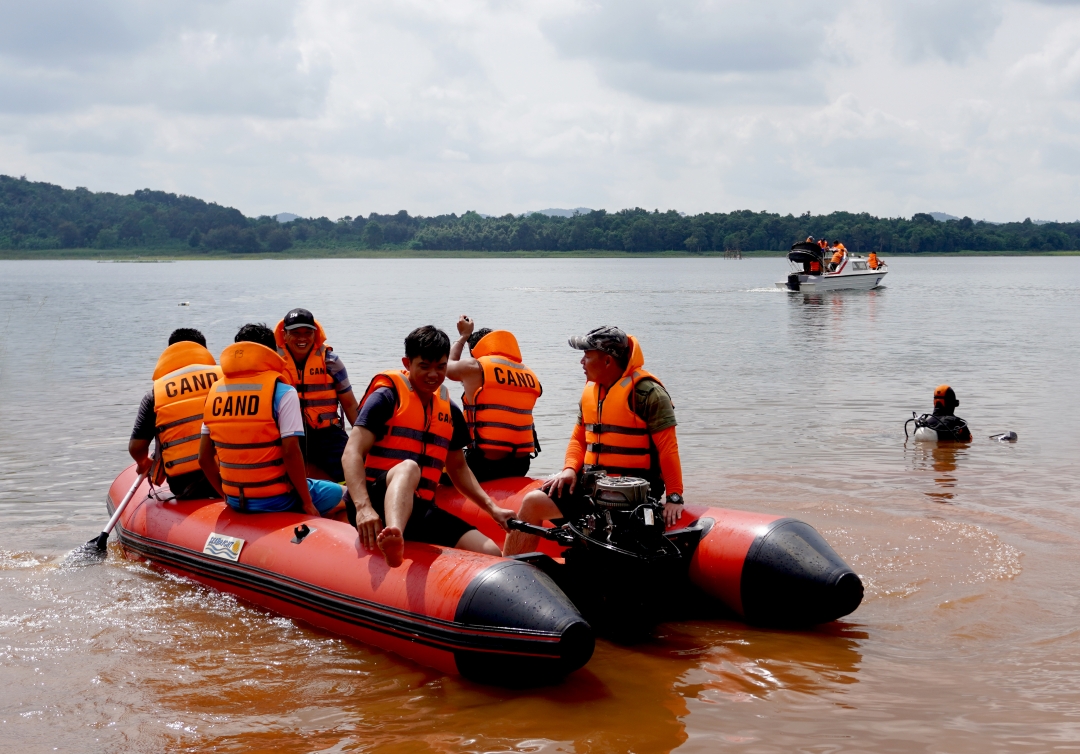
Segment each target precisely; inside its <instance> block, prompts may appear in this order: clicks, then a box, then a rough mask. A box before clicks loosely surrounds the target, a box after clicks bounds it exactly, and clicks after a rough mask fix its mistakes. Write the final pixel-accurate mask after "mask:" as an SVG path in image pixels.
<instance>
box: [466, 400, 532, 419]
mask: <svg viewBox="0 0 1080 754" xmlns="http://www.w3.org/2000/svg"><path fill="white" fill-rule="evenodd" d="M472 410H473V412H474V413H478V412H480V411H507V412H509V413H511V414H525V415H527V416H532V409H531V408H514V407H513V406H503V405H502V404H499V403H477V404H475V405H474V406H473V407H472Z"/></svg>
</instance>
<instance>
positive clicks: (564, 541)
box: [506, 518, 574, 545]
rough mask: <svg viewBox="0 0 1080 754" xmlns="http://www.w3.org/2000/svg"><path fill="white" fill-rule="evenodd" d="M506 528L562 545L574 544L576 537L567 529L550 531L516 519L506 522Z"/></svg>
mask: <svg viewBox="0 0 1080 754" xmlns="http://www.w3.org/2000/svg"><path fill="white" fill-rule="evenodd" d="M506 527H507V528H508V529H511V530H513V531H520V532H524V533H525V534H533V535H535V536H537V537H540V538H541V539H548V540H551V541H552V542H558V543H559V544H561V545H571V544H573V542H574V536H573V535H572V534H570V532H568V531H566V530H565V529H548V528H546V527H544V526H535V525H533V524H527V523H525V522H524V521H521V520H519V519H516V518H511V519H510V520H509V521H507V522H506Z"/></svg>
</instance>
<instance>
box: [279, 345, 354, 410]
mask: <svg viewBox="0 0 1080 754" xmlns="http://www.w3.org/2000/svg"><path fill="white" fill-rule="evenodd" d="M331 350H332V349H331V348H330V346H320V347H318V348H312V349H311V352H310V353H308V355H307V359H305V361H304V367H303V374H300V373H298V372H297V369H296V361H295V360H294V359H293V357H292V354H290V353H289V351H288V349H284V348H279V349H278V354H279V355H280V356H281V357H282V359H283V360H284V361H285V377H286V379H287V381H288V383H289V384H290V385H292V386H293V387H295V388H296V392H297V393H298V394H299V396H300V408H301V410H302V411H303V412H304V424H306V425H307V426H309V427H312V428H314V429H324V428H326V427H329V426H331V425H334V424H337V425H339V426H340V425H341V416H340V415H339V414H338V394H337V388H335V387H334V378H333V377H332V376H331V375H330V372H329V371H328V370H327V369H326V354H327V353H328V352H329V351H331Z"/></svg>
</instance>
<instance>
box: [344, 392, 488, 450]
mask: <svg viewBox="0 0 1080 754" xmlns="http://www.w3.org/2000/svg"><path fill="white" fill-rule="evenodd" d="M395 408H397V398H395V397H394V390H393V388H389V387H381V388H378V389H377V390H375V392H373V393H372V394H371V395H369V396H368V397H367V399H366V400H365V401H364V403H363V405H362V406H360V413H359V414H357V416H356V421H355V422H354V423H353V426H354V427H363V428H364V429H366V430H368V431H369V432H371V433H372V434H373V435H375V439H376V440H381V439H383V437H384V436H385V435H386V423H387V422H388V421H390V419H391V418H392V417H393V416H394V409H395ZM450 419H451V421H453V423H454V434H453V437H451V438H450V450H461V449H462V448H465V447H467V446H468V445H469V443H470V442H472V438H471V437H469V425H468V424H467V423H466V422H465V414H463V413H461V409H460V408H458V406H457V404H456V403H454V402H453V401H450Z"/></svg>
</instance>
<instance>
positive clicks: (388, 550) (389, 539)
mask: <svg viewBox="0 0 1080 754" xmlns="http://www.w3.org/2000/svg"><path fill="white" fill-rule="evenodd" d="M375 544H376V545H378V546H379V549H380V550H382V554H383V557H384V558H386V564H387V565H388V566H390V567H391V568H397V567H398V566H399V565H401V561H402V560H404V559H405V540H404V538H402V536H401V529H399V528H397V527H396V526H387V527H386V528H385V529H383V530H382V531H381V532H379V536H378V537H376V538H375Z"/></svg>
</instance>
